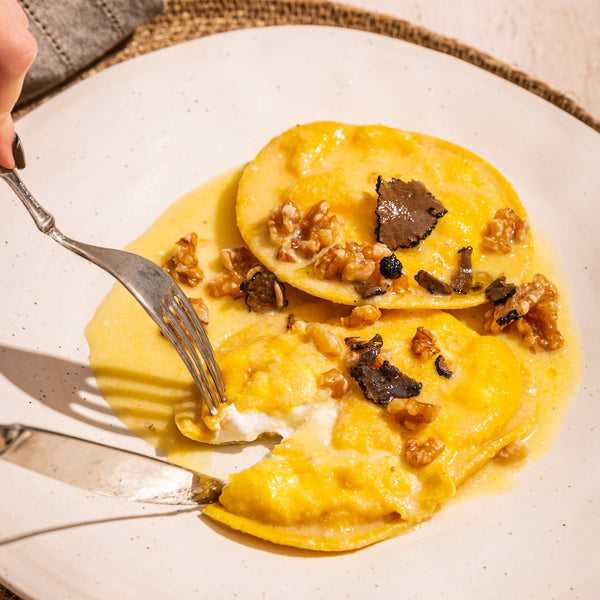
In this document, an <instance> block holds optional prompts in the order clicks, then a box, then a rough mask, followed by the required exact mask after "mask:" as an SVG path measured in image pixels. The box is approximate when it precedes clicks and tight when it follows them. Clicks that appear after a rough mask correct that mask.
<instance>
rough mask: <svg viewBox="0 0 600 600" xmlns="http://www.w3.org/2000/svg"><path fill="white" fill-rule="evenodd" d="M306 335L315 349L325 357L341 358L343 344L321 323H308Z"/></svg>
mask: <svg viewBox="0 0 600 600" xmlns="http://www.w3.org/2000/svg"><path fill="white" fill-rule="evenodd" d="M306 335H307V337H308V339H309V340H310V341H311V342H312V343H313V344H314V346H315V348H316V349H317V350H318V351H319V352H321V354H325V355H327V356H342V354H343V353H344V343H343V342H342V340H341V339H340V338H339V337H338V336H337V335H335V333H332V332H331V331H330V330H329V329H327V327H325V325H323V324H321V323H309V324H308V325H307V326H306Z"/></svg>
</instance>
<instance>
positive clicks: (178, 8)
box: [0, 0, 600, 600]
mask: <svg viewBox="0 0 600 600" xmlns="http://www.w3.org/2000/svg"><path fill="white" fill-rule="evenodd" d="M273 25H329V26H335V27H345V28H351V29H359V30H362V31H370V32H373V33H378V34H381V35H386V36H389V37H392V38H396V39H400V40H405V41H408V42H411V43H414V44H418V45H420V46H424V47H426V48H430V49H432V50H436V51H438V52H443V53H445V54H450V55H452V56H455V57H457V58H460V59H462V60H465V61H467V62H469V63H471V64H473V65H476V66H477V67H480V68H482V69H485V70H487V71H490V72H491V73H494V74H495V75H498V76H499V77H502V78H504V79H507V80H508V81H511V82H512V83H515V84H516V85H519V86H520V87H522V88H524V89H526V90H528V91H530V92H532V93H534V94H536V95H538V96H540V97H542V98H544V99H545V100H547V101H548V102H551V103H552V104H554V105H555V106H558V107H559V108H561V109H562V110H564V111H566V112H568V113H569V114H571V115H573V116H574V117H576V118H577V119H579V120H580V121H583V122H584V123H586V124H587V125H589V126H590V127H592V128H593V129H595V130H596V131H600V121H599V120H597V119H595V118H594V117H593V116H592V115H591V114H589V113H588V112H587V111H586V110H584V109H583V108H582V107H581V106H579V105H578V104H577V103H576V102H574V101H573V100H572V99H571V98H569V97H568V96H566V95H565V94H563V93H561V92H558V91H557V90H555V89H552V88H551V87H550V86H548V85H547V84H545V83H544V82H542V81H540V80H538V79H534V78H532V77H530V76H529V75H527V74H526V73H523V72H522V71H519V70H517V69H514V68H513V67H511V66H509V65H507V64H506V63H503V62H501V61H499V60H496V59H495V58H493V57H491V56H489V55H487V54H484V53H482V52H480V51H478V50H476V49H474V48H472V47H470V46H467V45H466V44H462V43H460V42H457V41H456V40H454V39H451V38H447V37H444V36H441V35H438V34H436V33H432V32H431V31H428V30H427V29H425V28H423V27H419V26H417V25H414V24H412V23H409V22H407V21H403V20H401V19H396V18H392V17H389V16H386V15H382V14H377V13H373V12H370V11H368V10H363V9H359V8H353V7H349V6H345V5H343V4H338V3H333V2H327V1H324V0H168V6H167V10H166V11H165V12H164V13H162V14H161V15H159V16H158V17H156V18H154V19H153V20H152V21H151V22H150V23H147V24H145V25H143V26H141V27H139V28H138V29H137V30H136V31H135V32H134V34H133V35H132V36H131V37H130V38H129V39H128V40H127V41H126V42H125V43H123V44H121V45H120V46H119V47H117V48H115V49H114V50H113V51H112V52H110V53H109V54H108V55H107V56H105V57H103V58H102V59H100V60H99V61H98V62H97V63H95V64H94V65H92V66H90V67H89V68H87V69H86V70H85V71H84V72H82V73H80V74H78V75H76V76H75V77H73V78H71V79H70V80H69V81H67V82H66V83H65V84H63V85H61V86H60V87H58V88H57V89H55V90H52V91H51V92H50V93H48V94H46V95H45V96H44V97H43V98H40V99H37V100H35V101H33V102H30V103H28V104H27V105H24V106H22V107H20V108H19V110H18V111H17V112H16V113H15V116H16V117H17V118H19V117H20V116H22V115H23V114H25V113H26V112H28V111H30V110H31V109H32V108H34V107H35V106H37V105H39V104H40V103H41V102H44V101H45V100H47V99H48V98H50V97H52V96H53V95H55V94H57V93H59V92H60V91H62V90H63V89H65V87H68V86H69V85H72V84H73V83H75V82H77V81H79V80H81V79H83V78H85V77H89V76H90V75H93V74H94V73H97V72H98V71H101V70H102V69H105V68H106V67H109V66H111V65H115V64H117V63H119V62H122V61H124V60H128V59H130V58H133V57H135V56H139V55H141V54H146V53H147V52H152V51H153V50H158V49H159V48H164V47H166V46H172V45H174V44H178V43H181V42H185V41H188V40H193V39H196V38H199V37H203V36H207V35H211V34H214V33H221V32H225V31H232V30H236V29H245V28H251V27H265V26H273ZM0 600H4V599H3V598H2V597H1V596H0Z"/></svg>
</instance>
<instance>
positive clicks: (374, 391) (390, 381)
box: [345, 334, 423, 406]
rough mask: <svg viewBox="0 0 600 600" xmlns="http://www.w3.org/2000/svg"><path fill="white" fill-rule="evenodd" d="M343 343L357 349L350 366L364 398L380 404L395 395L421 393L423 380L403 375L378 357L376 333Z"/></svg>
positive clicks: (352, 375)
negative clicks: (356, 355)
mask: <svg viewBox="0 0 600 600" xmlns="http://www.w3.org/2000/svg"><path fill="white" fill-rule="evenodd" d="M345 342H346V345H347V346H348V347H349V348H350V349H351V350H352V351H354V352H360V356H359V358H358V360H357V362H356V363H355V364H354V365H352V366H351V367H350V375H351V377H352V378H353V379H355V380H356V382H357V383H358V385H359V386H360V389H361V390H362V392H363V394H364V396H365V398H366V399H367V400H370V401H371V402H374V403H375V404H378V405H380V406H387V405H388V404H389V403H390V402H391V401H392V400H393V399H394V398H412V397H414V396H418V395H419V394H420V393H421V388H422V387H423V384H422V383H420V382H418V381H415V380H414V379H413V378H412V377H409V376H408V375H405V374H404V373H402V372H401V371H400V369H398V367H395V366H394V365H392V364H391V363H390V362H389V361H387V360H384V361H381V359H379V352H380V351H381V347H382V345H383V340H382V339H381V336H380V335H379V334H377V335H375V336H374V337H373V338H371V339H370V340H369V341H368V342H364V341H362V340H360V339H359V338H356V337H352V338H346V340H345Z"/></svg>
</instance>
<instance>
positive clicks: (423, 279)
mask: <svg viewBox="0 0 600 600" xmlns="http://www.w3.org/2000/svg"><path fill="white" fill-rule="evenodd" d="M415 280H416V282H417V283H418V284H419V285H420V286H421V287H423V288H425V289H426V290H427V291H428V292H429V293H430V294H435V295H442V296H449V295H450V294H451V293H452V288H451V287H450V286H449V285H448V284H447V283H446V282H444V281H442V280H441V279H438V278H437V277H435V276H433V275H432V274H431V273H428V272H427V271H423V269H421V270H420V271H419V272H418V273H417V274H416V275H415Z"/></svg>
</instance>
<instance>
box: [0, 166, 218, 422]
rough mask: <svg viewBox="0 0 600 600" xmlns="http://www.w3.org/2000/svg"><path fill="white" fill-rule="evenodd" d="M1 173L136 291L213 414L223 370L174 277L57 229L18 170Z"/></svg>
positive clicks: (72, 246) (44, 224)
mask: <svg viewBox="0 0 600 600" xmlns="http://www.w3.org/2000/svg"><path fill="white" fill-rule="evenodd" d="M0 178H2V179H4V181H6V183H7V184H8V185H9V186H10V187H11V189H12V190H13V191H14V192H15V194H16V195H17V196H18V197H19V199H20V200H21V202H23V204H24V205H25V208H26V209H27V210H28V211H29V214H30V215H31V217H32V218H33V220H34V221H35V224H36V225H37V228H38V229H39V230H40V231H41V232H42V233H45V234H47V235H48V236H50V237H51V238H52V239H53V240H55V241H57V242H58V243H59V244H60V245H61V246H64V247H65V248H67V249H68V250H71V251H72V252H75V254H78V255H79V256H82V257H83V258H85V259H87V260H89V261H91V262H93V263H94V264H96V265H98V266H99V267H101V268H102V269H104V270H105V271H107V272H108V273H110V274H111V275H112V276H113V277H115V278H116V279H117V280H118V281H119V282H121V283H122V284H123V286H125V288H126V289H127V290H128V291H129V292H131V294H133V296H134V297H135V299H136V300H137V301H138V302H139V303H140V304H141V305H142V306H143V307H144V309H145V310H146V312H147V313H148V314H149V315H150V316H151V317H152V319H153V320H154V322H155V323H156V324H157V325H158V327H159V328H160V330H161V331H162V333H163V334H164V335H165V337H166V338H167V339H168V340H169V342H171V344H172V345H173V347H174V348H175V350H177V352H178V353H179V356H181V358H182V359H183V362H184V363H185V365H186V367H187V368H188V370H189V372H190V373H191V375H192V377H193V379H194V382H195V383H196V385H197V386H198V389H199V390H200V393H201V395H202V399H203V400H204V402H205V403H206V406H207V407H208V410H209V411H210V413H211V414H213V415H214V414H215V413H216V412H217V408H218V406H219V404H220V403H221V402H223V401H224V400H225V385H224V383H223V377H222V375H221V370H220V369H219V365H218V364H217V361H216V358H215V355H214V352H213V349H212V346H211V344H210V341H209V339H208V336H207V335H206V331H205V330H204V327H203V325H202V323H201V322H200V319H199V318H198V315H197V314H196V311H195V310H194V308H193V307H192V305H191V304H190V301H189V300H188V298H187V297H186V295H185V294H184V293H183V291H182V290H181V288H180V287H179V286H178V285H177V284H176V283H175V282H174V281H173V279H172V278H171V276H170V275H168V274H167V273H165V271H164V270H163V269H162V268H161V267H159V266H158V265H156V264H154V263H153V262H152V261H150V260H148V259H146V258H144V257H142V256H138V255H137V254H133V253H131V252H126V251H124V250H114V249H111V248H102V247H100V246H91V245H89V244H83V243H81V242H77V241H75V240H73V239H71V238H68V237H67V236H65V235H63V234H62V233H61V232H60V231H59V230H58V229H57V228H56V226H55V224H54V217H53V216H52V215H51V214H50V213H48V212H47V211H46V210H45V209H44V208H43V207H42V206H41V205H40V203H39V202H38V201H37V200H36V199H35V198H34V197H33V196H32V195H31V193H30V192H29V190H28V189H27V188H26V187H25V184H24V183H23V181H22V180H21V178H20V177H19V174H18V173H17V171H16V170H15V169H13V170H8V169H5V168H3V167H0Z"/></svg>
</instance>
